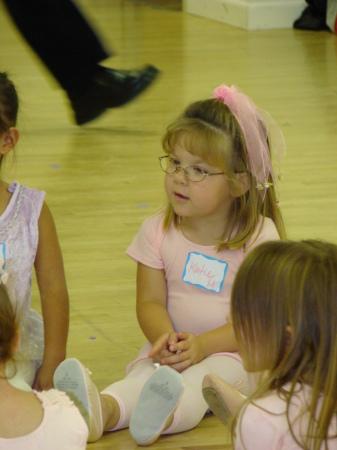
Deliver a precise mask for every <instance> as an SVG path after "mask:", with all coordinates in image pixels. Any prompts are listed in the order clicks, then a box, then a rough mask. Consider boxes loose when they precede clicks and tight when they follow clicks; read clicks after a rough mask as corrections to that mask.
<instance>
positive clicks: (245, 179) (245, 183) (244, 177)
mask: <svg viewBox="0 0 337 450" xmlns="http://www.w3.org/2000/svg"><path fill="white" fill-rule="evenodd" d="M235 176H236V180H237V182H238V184H239V187H238V188H237V189H235V192H234V197H241V196H242V195H245V193H246V192H247V191H248V190H249V189H250V178H249V175H248V173H247V172H238V173H236V174H235Z"/></svg>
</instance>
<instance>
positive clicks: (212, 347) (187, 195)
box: [101, 142, 248, 430]
mask: <svg viewBox="0 0 337 450" xmlns="http://www.w3.org/2000/svg"><path fill="white" fill-rule="evenodd" d="M170 156H171V157H172V158H173V159H174V160H175V161H177V162H178V165H180V166H181V167H190V166H196V167H199V168H201V169H203V170H205V171H207V172H209V173H217V172H222V171H221V169H219V167H214V166H211V165H210V164H207V163H205V162H204V161H202V160H201V159H200V158H199V157H197V156H195V155H192V154H191V153H189V152H188V151H187V150H186V149H185V148H184V147H182V146H181V145H180V144H179V142H178V143H177V145H176V146H175V148H174V152H173V153H172V154H171V155H170ZM238 181H239V182H240V184H241V181H242V191H240V192H238V193H237V195H242V193H243V192H245V191H246V190H247V189H248V185H247V180H246V177H245V175H242V174H238ZM164 184H165V190H166V195H167V197H168V199H169V201H170V203H171V205H172V206H173V208H174V211H175V213H176V214H177V215H179V216H180V218H181V220H180V229H181V231H182V233H183V234H184V236H185V237H186V238H187V239H188V240H189V241H191V242H194V243H196V244H200V245H208V246H214V245H216V244H217V242H218V238H219V237H220V236H221V235H222V233H223V230H224V228H225V224H226V222H227V219H228V214H229V211H230V208H231V204H232V201H233V195H232V193H231V192H230V189H229V184H228V181H227V178H226V176H225V175H223V174H221V175H216V176H209V177H206V178H205V179H204V180H203V181H201V182H193V181H189V179H188V178H187V177H186V175H185V173H184V171H182V170H179V171H178V172H177V173H175V174H173V175H169V174H166V175H165V182H164ZM166 302H167V285H166V280H165V273H164V271H163V270H158V269H153V268H151V267H148V266H146V265H144V264H141V263H138V266H137V318H138V322H139V324H140V327H141V329H142V331H143V333H144V334H145V336H146V338H147V339H148V340H149V341H150V342H151V343H152V349H151V351H150V353H149V357H150V358H152V359H153V361H154V362H158V363H160V364H162V365H168V366H170V367H172V368H173V369H175V370H177V371H178V372H183V371H184V370H185V369H187V368H188V367H190V366H192V365H193V364H197V363H199V362H200V361H202V360H203V359H204V358H206V357H207V356H209V355H211V354H213V353H218V352H226V351H229V352H232V351H236V350H237V344H236V340H235V336H234V332H233V328H232V324H231V323H227V324H225V325H223V326H222V327H219V328H216V329H214V330H211V331H209V332H206V333H203V334H200V335H198V336H196V335H195V334H193V333H190V332H188V331H186V330H182V331H180V332H176V331H175V330H174V328H173V324H172V321H171V318H170V316H169V314H168V311H167V308H166ZM101 403H102V411H103V422H104V430H109V429H111V428H113V427H114V426H116V425H117V423H118V420H119V408H118V404H117V402H116V401H115V400H114V399H113V398H112V397H110V396H108V395H103V396H102V395H101ZM171 422H172V416H171V417H170V418H169V420H168V422H167V424H166V426H167V427H168V426H169V425H170V424H171ZM112 424H113V426H111V425H112Z"/></svg>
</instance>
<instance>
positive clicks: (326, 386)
mask: <svg viewBox="0 0 337 450" xmlns="http://www.w3.org/2000/svg"><path fill="white" fill-rule="evenodd" d="M231 302H232V303H231V311H232V320H233V327H234V331H235V335H236V338H237V342H238V345H239V349H240V354H241V356H242V358H243V361H244V366H245V368H246V370H248V371H250V372H259V371H266V373H267V375H266V378H265V380H264V382H263V384H262V385H261V386H260V390H259V391H257V392H259V395H261V394H262V393H263V392H265V391H267V390H269V389H278V390H282V391H283V387H284V386H285V385H286V384H288V383H290V386H291V388H290V395H288V396H287V395H286V398H288V399H289V398H290V397H291V395H292V390H293V389H294V388H295V383H297V382H299V383H304V384H308V385H310V386H312V392H313V398H312V403H311V405H310V411H311V412H313V416H312V417H311V418H310V421H311V425H310V426H312V425H313V424H314V423H315V418H314V417H315V412H317V410H316V407H317V402H318V400H319V398H320V396H321V394H323V395H324V397H323V406H322V409H321V414H322V415H321V416H320V418H319V421H318V423H319V427H320V431H319V433H321V432H322V434H320V435H321V436H323V437H324V436H325V432H326V430H327V427H328V425H329V422H330V419H331V417H332V414H336V410H337V246H336V245H334V244H330V243H325V242H321V241H315V240H307V241H301V242H281V241H277V242H267V243H264V244H261V245H260V246H258V247H256V248H255V249H253V250H252V251H251V253H250V254H249V255H248V256H247V258H246V259H245V260H244V261H243V263H242V265H241V267H240V269H239V271H238V273H237V276H236V278H235V282H234V285H233V290H232V301H231ZM316 419H317V416H316ZM316 423H317V422H316ZM313 430H315V433H314V434H316V432H318V429H316V425H314V428H313V429H312V430H311V431H313ZM309 435H310V433H309ZM305 448H309V446H307V447H305ZM310 448H314V447H311V446H310ZM315 448H316V447H315ZM317 448H320V447H317Z"/></svg>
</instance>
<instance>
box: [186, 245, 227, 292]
mask: <svg viewBox="0 0 337 450" xmlns="http://www.w3.org/2000/svg"><path fill="white" fill-rule="evenodd" d="M227 267H228V264H227V263H226V262H225V261H221V260H219V259H216V258H212V257H210V256H207V255H203V254H201V253H198V252H191V253H189V254H188V257H187V261H186V265H185V269H184V273H183V281H185V283H189V284H193V285H194V286H197V287H199V288H202V289H206V290H208V291H212V292H220V291H221V289H222V285H223V283H224V280H225V276H226V272H227Z"/></svg>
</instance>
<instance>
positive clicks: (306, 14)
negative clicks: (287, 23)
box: [293, 5, 329, 31]
mask: <svg viewBox="0 0 337 450" xmlns="http://www.w3.org/2000/svg"><path fill="white" fill-rule="evenodd" d="M293 26H294V28H296V29H298V30H312V31H321V30H329V27H328V25H327V24H326V15H325V14H324V15H322V14H321V13H319V12H318V11H316V10H314V9H313V8H312V7H311V6H310V5H309V6H308V7H307V8H305V10H304V11H303V12H302V14H301V16H300V17H299V18H298V19H296V20H295V22H294V24H293Z"/></svg>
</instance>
